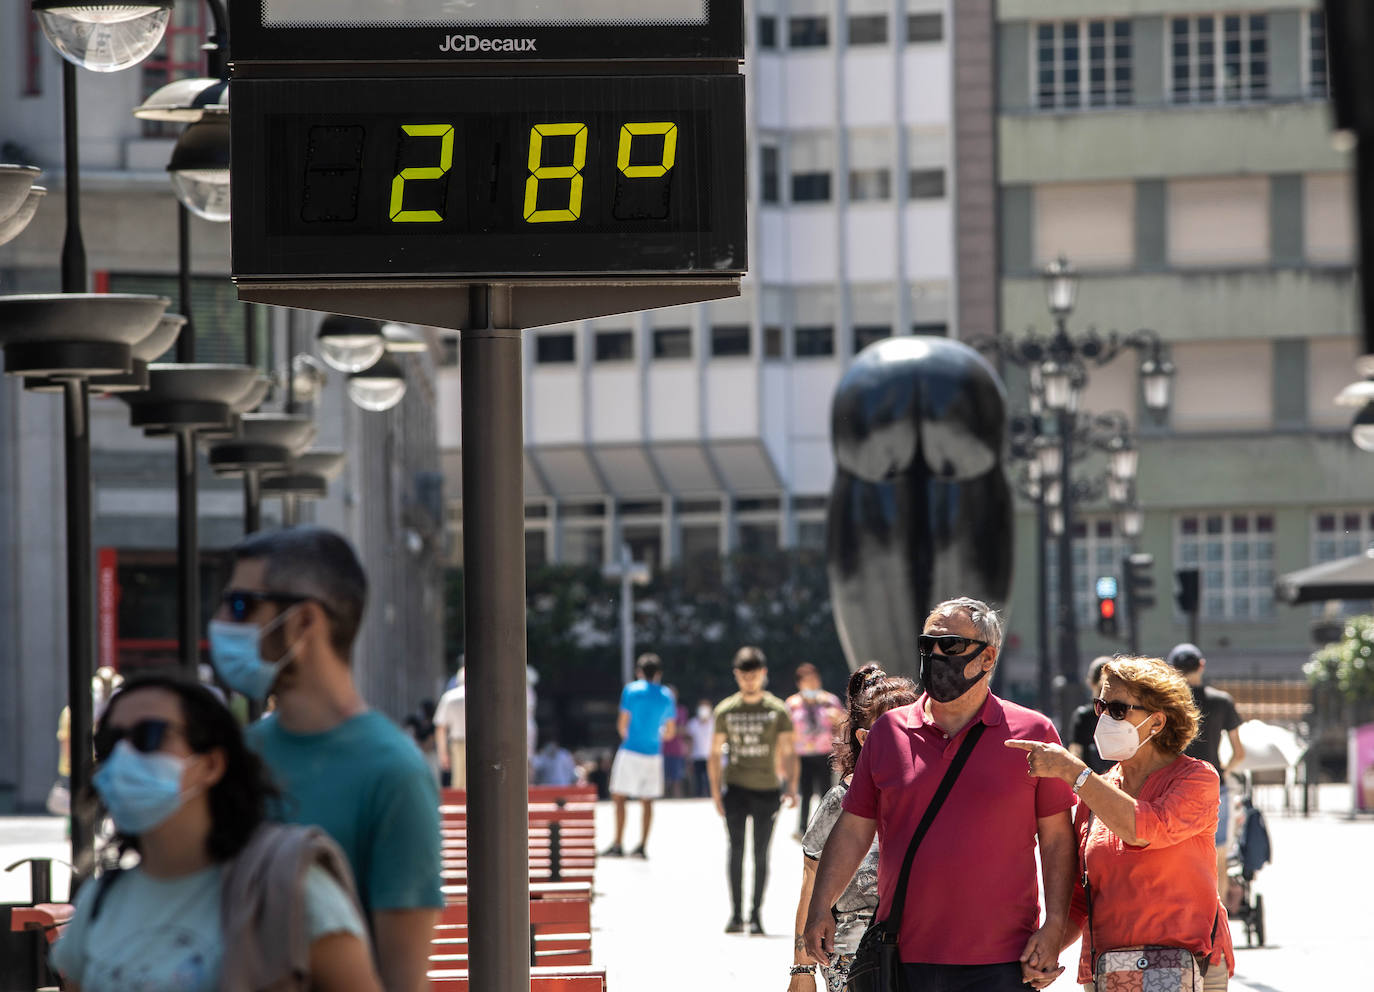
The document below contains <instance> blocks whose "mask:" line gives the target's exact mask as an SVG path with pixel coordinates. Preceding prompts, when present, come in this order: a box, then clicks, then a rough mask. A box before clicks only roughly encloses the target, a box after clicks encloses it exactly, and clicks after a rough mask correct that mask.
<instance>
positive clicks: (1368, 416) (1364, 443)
mask: <svg viewBox="0 0 1374 992" xmlns="http://www.w3.org/2000/svg"><path fill="white" fill-rule="evenodd" d="M1350 439H1351V440H1352V441H1354V442H1355V447H1357V448H1359V449H1360V450H1361V451H1374V400H1370V401H1369V402H1368V403H1366V404H1365V405H1364V406H1363V407H1361V408H1360V412H1359V413H1357V414H1355V422H1354V423H1352V424H1351V425H1350Z"/></svg>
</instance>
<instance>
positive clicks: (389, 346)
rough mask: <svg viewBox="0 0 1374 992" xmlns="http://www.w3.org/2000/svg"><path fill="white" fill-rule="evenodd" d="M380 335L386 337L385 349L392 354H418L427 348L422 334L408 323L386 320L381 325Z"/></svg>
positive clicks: (427, 345)
mask: <svg viewBox="0 0 1374 992" xmlns="http://www.w3.org/2000/svg"><path fill="white" fill-rule="evenodd" d="M382 337H383V338H385V339H386V350H387V351H389V352H391V353H392V354H393V355H402V354H415V355H418V354H423V353H424V352H426V351H428V350H429V344H428V343H427V342H426V341H425V338H424V335H423V334H421V333H420V332H419V331H417V330H416V329H415V328H414V327H413V326H411V325H410V324H397V323H394V322H390V321H388V322H387V323H385V324H383V325H382Z"/></svg>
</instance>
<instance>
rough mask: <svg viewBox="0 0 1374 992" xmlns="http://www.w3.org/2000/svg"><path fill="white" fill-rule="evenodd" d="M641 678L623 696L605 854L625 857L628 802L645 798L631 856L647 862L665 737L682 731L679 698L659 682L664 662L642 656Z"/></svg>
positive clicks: (659, 791)
mask: <svg viewBox="0 0 1374 992" xmlns="http://www.w3.org/2000/svg"><path fill="white" fill-rule="evenodd" d="M635 670H636V671H637V672H638V673H639V678H638V679H636V680H635V681H634V682H631V683H630V684H629V685H627V686H626V687H625V688H624V689H623V690H621V693H620V713H619V715H618V716H617V718H616V729H617V730H618V731H619V732H620V741H621V743H620V750H618V751H616V753H615V761H614V762H612V763H611V785H610V788H611V799H612V800H614V802H615V841H614V842H613V843H612V844H611V846H610V847H608V848H606V850H604V851H602V852H601V853H602V854H604V855H606V856H607V857H612V858H619V857H623V856H624V854H625V849H624V847H622V846H621V842H622V841H623V840H624V839H625V803H626V800H628V799H638V800H640V808H641V810H642V811H643V816H642V820H643V826H642V828H641V832H640V840H639V846H638V847H636V848H635V849H634V850H633V851H631V852H630V854H631V856H632V857H636V858H647V857H648V856H649V855H648V851H647V847H648V844H649V827H650V826H651V825H652V824H653V820H654V800H655V799H658V798H659V797H660V796H662V795H663V739H664V737H671V736H672V735H673V734H674V733H676V732H677V724H676V723H675V722H674V718H675V716H676V714H677V700H675V699H674V698H673V694H672V693H671V692H669V691H668V690H667V689H666V688H664V687H663V686H662V685H660V684H659V680H660V679H661V678H662V677H663V664H662V662H660V661H659V658H658V655H656V654H642V655H640V656H639V660H638V661H637V662H636V663H635Z"/></svg>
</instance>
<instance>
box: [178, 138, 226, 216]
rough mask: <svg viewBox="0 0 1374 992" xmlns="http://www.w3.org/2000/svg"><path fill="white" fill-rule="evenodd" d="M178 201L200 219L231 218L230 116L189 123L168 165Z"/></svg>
mask: <svg viewBox="0 0 1374 992" xmlns="http://www.w3.org/2000/svg"><path fill="white" fill-rule="evenodd" d="M167 172H168V173H169V174H170V175H171V177H172V189H173V190H175V191H176V195H177V199H178V200H180V201H181V202H182V203H183V204H185V206H186V209H187V210H189V211H191V212H192V213H193V214H195V215H196V216H197V217H204V218H205V219H206V220H211V221H215V222H217V223H222V222H224V221H227V220H228V219H229V115H228V114H218V113H216V114H206V115H205V116H204V117H202V118H201V119H200V120H198V121H196V122H195V123H194V124H189V125H187V127H186V130H185V131H183V132H181V137H180V138H178V139H177V143H176V147H175V148H173V149H172V160H171V161H170V162H169V163H167Z"/></svg>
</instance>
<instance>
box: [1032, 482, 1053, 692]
mask: <svg viewBox="0 0 1374 992" xmlns="http://www.w3.org/2000/svg"><path fill="white" fill-rule="evenodd" d="M1047 484H1048V483H1043V482H1042V483H1041V488H1040V496H1039V498H1038V499H1036V501H1035V574H1036V578H1037V581H1036V589H1037V596H1036V600H1037V603H1036V608H1037V609H1038V610H1039V612H1038V613H1037V614H1036V616H1037V623H1036V626H1037V627H1038V628H1039V631H1038V636H1037V637H1036V648H1037V652H1036V653H1037V654H1038V658H1037V659H1036V691H1035V698H1036V702H1037V704H1038V705H1039V707H1040V712H1042V713H1044V714H1045V715H1047V716H1049V715H1051V714H1053V713H1054V673H1053V671H1052V670H1051V662H1050V622H1051V621H1050V565H1049V543H1050V523H1049V511H1048V509H1047V508H1046V506H1045V489H1044V487H1045V485H1047Z"/></svg>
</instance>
